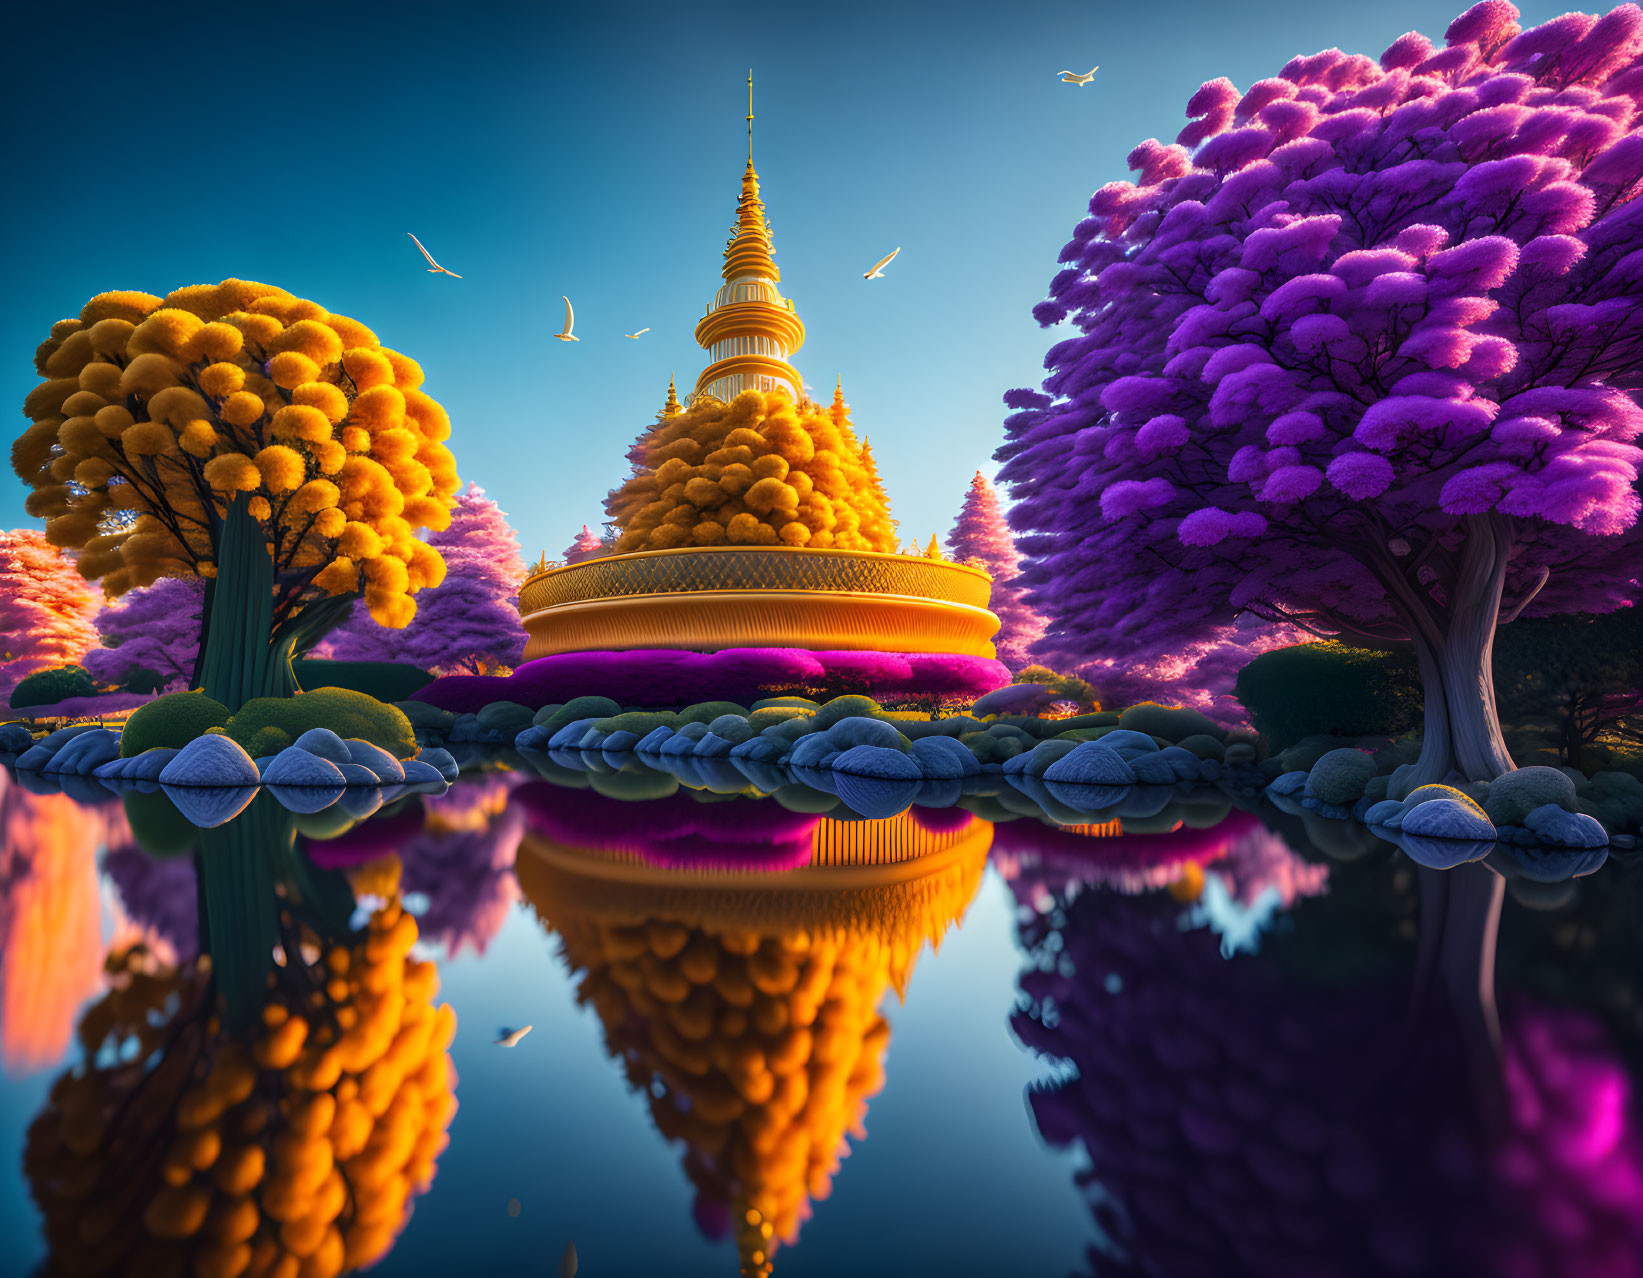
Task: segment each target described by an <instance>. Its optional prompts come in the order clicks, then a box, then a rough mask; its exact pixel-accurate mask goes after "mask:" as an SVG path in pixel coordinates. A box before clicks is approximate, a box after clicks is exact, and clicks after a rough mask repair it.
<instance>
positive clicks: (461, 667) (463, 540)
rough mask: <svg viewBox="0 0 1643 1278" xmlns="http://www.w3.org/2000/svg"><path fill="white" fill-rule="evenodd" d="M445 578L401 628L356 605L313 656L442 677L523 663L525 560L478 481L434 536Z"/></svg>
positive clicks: (432, 540)
mask: <svg viewBox="0 0 1643 1278" xmlns="http://www.w3.org/2000/svg"><path fill="white" fill-rule="evenodd" d="M428 544H429V545H431V546H434V547H435V548H437V549H438V551H439V553H440V555H441V556H443V557H444V560H445V580H444V581H443V582H442V583H440V584H439V585H438V586H435V587H433V588H432V589H431V590H424V591H422V593H420V594H419V595H418V596H417V614H416V616H415V617H414V618H413V619H412V621H411V624H410V625H408V626H406V627H405V628H404V629H403V630H387V629H384V628H383V627H382V626H379V625H377V624H376V622H374V621H372V620H371V616H370V613H369V612H367V611H366V610H365V608H364V607H363V606H362V605H355V608H354V611H353V613H352V614H351V615H350V616H349V619H348V621H347V622H346V623H344V625H343V626H341V627H340V628H338V629H337V630H336V631H334V632H333V633H332V635H331V637H330V639H329V641H328V642H327V643H326V644H325V645H323V646H322V647H321V648H316V649H315V655H325V656H329V657H331V658H332V659H334V660H337V661H403V662H409V663H410V664H411V665H415V666H421V667H422V668H423V669H424V670H431V671H433V672H434V673H436V674H483V673H487V672H489V671H493V670H496V669H497V668H498V667H503V666H513V665H516V664H518V661H519V658H520V657H521V656H522V655H523V654H524V651H525V628H524V627H523V626H522V625H520V623H519V611H518V609H517V607H516V606H515V605H516V601H517V599H518V593H519V583H520V581H521V580H522V579H523V578H524V576H525V564H524V561H523V560H521V559H520V557H519V538H518V537H517V536H516V535H515V533H514V531H513V529H512V528H511V527H510V526H509V525H508V517H507V516H506V515H505V514H504V513H503V512H502V510H501V508H500V507H498V506H497V504H496V503H495V502H494V501H491V500H490V499H489V498H487V497H486V496H485V490H484V489H483V488H480V487H478V486H476V485H474V484H469V485H468V490H467V491H466V492H464V493H463V494H461V496H459V497H458V498H457V500H456V509H455V510H453V511H452V512H451V525H450V527H449V528H447V529H445V530H444V531H443V532H436V533H433V534H432V535H430V536H429V538H428Z"/></svg>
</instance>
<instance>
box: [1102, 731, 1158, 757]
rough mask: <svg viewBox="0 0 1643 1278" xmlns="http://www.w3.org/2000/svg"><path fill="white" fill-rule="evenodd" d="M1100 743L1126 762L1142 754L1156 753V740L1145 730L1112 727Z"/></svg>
mask: <svg viewBox="0 0 1643 1278" xmlns="http://www.w3.org/2000/svg"><path fill="white" fill-rule="evenodd" d="M1101 744H1102V745H1104V746H1106V747H1107V749H1109V750H1111V751H1113V752H1114V753H1115V754H1117V755H1118V757H1119V758H1120V759H1123V760H1124V761H1125V762H1126V763H1130V762H1133V761H1134V760H1135V759H1137V758H1139V757H1140V756H1141V755H1143V754H1157V753H1158V743H1157V742H1156V741H1154V740H1153V739H1152V738H1151V737H1149V736H1148V735H1147V734H1146V733H1145V732H1132V731H1131V730H1130V729H1128V728H1114V729H1113V730H1112V731H1111V732H1108V733H1106V734H1105V735H1103V736H1102V738H1101Z"/></svg>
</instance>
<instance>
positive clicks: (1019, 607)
mask: <svg viewBox="0 0 1643 1278" xmlns="http://www.w3.org/2000/svg"><path fill="white" fill-rule="evenodd" d="M947 548H948V550H950V551H951V552H952V556H953V558H954V559H957V560H960V561H962V560H965V559H974V560H977V561H978V562H979V563H980V564H981V566H982V567H983V568H985V569H986V570H987V571H988V572H990V573H991V574H992V576H993V597H992V602H991V604H990V605H989V606H990V607H991V608H992V610H993V611H994V612H995V613H997V614H998V620H999V628H998V635H997V636H996V637H995V638H994V640H993V643H994V645H995V646H996V647H997V648H998V659H999V660H1000V661H1002V662H1003V663H1004V664H1005V665H1007V666H1008V667H1010V670H1011V671H1012V672H1014V671H1019V670H1020V669H1021V668H1022V667H1023V666H1025V665H1027V664H1028V663H1029V661H1030V660H1031V658H1030V657H1029V656H1028V650H1029V649H1030V648H1031V647H1032V645H1033V644H1034V643H1035V642H1037V640H1038V639H1039V638H1040V637H1041V636H1042V635H1043V633H1044V619H1043V618H1042V617H1040V616H1039V615H1038V613H1037V612H1035V611H1033V609H1032V607H1031V606H1030V605H1029V604H1028V603H1027V598H1026V591H1025V590H1024V589H1023V587H1022V585H1021V584H1020V583H1019V582H1018V581H1017V580H1016V579H1017V578H1018V577H1019V576H1020V575H1021V554H1020V552H1019V551H1018V550H1016V546H1015V537H1014V535H1012V534H1011V532H1010V526H1009V524H1007V523H1006V522H1005V521H1004V512H1003V510H1002V509H1001V508H1000V507H999V504H998V493H997V492H996V491H995V490H994V488H993V485H992V483H991V481H989V480H988V479H987V477H986V476H984V475H983V474H982V473H981V472H980V471H979V470H978V471H976V477H975V478H974V479H972V480H971V481H970V491H969V492H967V493H965V494H964V506H963V508H962V509H961V510H960V511H959V512H958V522H957V523H955V524H954V525H953V531H952V532H951V533H950V534H949V535H948V537H947Z"/></svg>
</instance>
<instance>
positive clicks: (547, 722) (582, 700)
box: [531, 697, 622, 736]
mask: <svg viewBox="0 0 1643 1278" xmlns="http://www.w3.org/2000/svg"><path fill="white" fill-rule="evenodd" d="M547 709H548V707H547V706H543V707H542V709H541V710H538V711H537V712H536V714H535V715H534V716H533V717H532V719H531V722H532V723H534V724H535V725H536V726H537V727H539V728H546V729H547V733H546V735H547V736H552V735H553V734H554V733H555V732H558V731H559V729H560V728H563V727H564V726H565V725H566V724H567V723H574V722H575V721H576V720H577V719H607V718H614V717H615V716H616V715H619V714H621V713H622V707H621V706H619V705H617V704H616V703H615V702H614V701H612V700H611V699H610V698H609V697H572V698H571V699H570V700H569V701H567V702H565V704H564V705H562V706H560V707H559V708H558V709H556V710H554V711H553V712H552V713H551V714H544V713H543V711H546V710H547Z"/></svg>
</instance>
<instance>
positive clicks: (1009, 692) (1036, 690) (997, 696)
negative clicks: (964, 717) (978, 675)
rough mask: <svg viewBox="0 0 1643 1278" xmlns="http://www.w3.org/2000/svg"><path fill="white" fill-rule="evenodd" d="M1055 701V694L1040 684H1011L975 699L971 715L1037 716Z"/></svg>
mask: <svg viewBox="0 0 1643 1278" xmlns="http://www.w3.org/2000/svg"><path fill="white" fill-rule="evenodd" d="M1054 700H1055V692H1054V691H1053V690H1052V689H1050V688H1048V687H1046V686H1045V685H1044V684H1041V683H1012V684H1006V685H1005V686H1004V687H1002V688H997V689H995V690H994V691H992V692H989V693H987V695H986V696H984V697H981V698H979V699H977V701H976V702H975V704H974V705H972V706H971V707H970V713H971V714H973V715H978V716H979V715H987V714H1037V713H1038V712H1039V711H1040V710H1042V709H1044V707H1045V706H1047V705H1049V704H1050V702H1052V701H1054Z"/></svg>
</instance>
